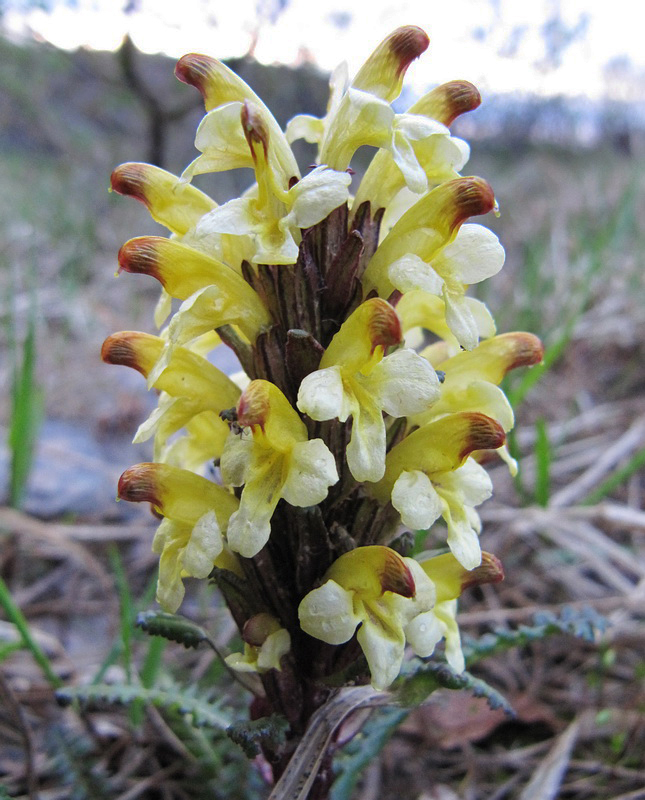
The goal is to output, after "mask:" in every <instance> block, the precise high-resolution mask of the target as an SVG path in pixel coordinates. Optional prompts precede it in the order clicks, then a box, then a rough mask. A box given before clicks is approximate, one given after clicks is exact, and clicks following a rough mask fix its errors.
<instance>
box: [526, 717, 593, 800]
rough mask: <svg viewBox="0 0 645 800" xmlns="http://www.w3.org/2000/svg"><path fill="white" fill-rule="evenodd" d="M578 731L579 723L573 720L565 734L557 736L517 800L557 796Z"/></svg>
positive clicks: (543, 799)
mask: <svg viewBox="0 0 645 800" xmlns="http://www.w3.org/2000/svg"><path fill="white" fill-rule="evenodd" d="M579 730H580V723H579V722H578V721H577V720H574V722H572V723H571V725H569V727H568V728H567V729H566V730H565V732H564V733H563V734H561V735H560V736H558V739H557V741H556V743H555V745H554V747H552V748H551V750H550V751H549V753H548V755H547V757H546V758H545V759H544V760H543V761H542V762H541V764H540V765H539V767H538V768H537V769H536V770H535V772H534V773H533V777H532V778H531V780H530V781H529V782H528V784H527V785H526V786H525V787H524V789H523V790H522V793H521V794H520V796H519V800H554V798H555V797H557V796H558V792H559V789H560V785H561V783H562V778H563V777H564V774H565V772H566V771H567V767H568V765H569V761H570V759H571V751H572V750H573V746H574V745H575V743H576V739H577V738H578V732H579Z"/></svg>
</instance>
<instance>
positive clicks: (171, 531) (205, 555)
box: [118, 464, 238, 612]
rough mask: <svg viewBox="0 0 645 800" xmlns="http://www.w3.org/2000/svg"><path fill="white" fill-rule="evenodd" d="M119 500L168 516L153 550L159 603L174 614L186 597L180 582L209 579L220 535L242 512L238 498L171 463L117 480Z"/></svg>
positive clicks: (139, 468)
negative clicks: (146, 505) (233, 516)
mask: <svg viewBox="0 0 645 800" xmlns="http://www.w3.org/2000/svg"><path fill="white" fill-rule="evenodd" d="M118 495H119V497H120V498H121V499H122V500H129V501H131V502H135V503H140V502H147V503H151V504H152V506H153V508H154V509H155V510H156V511H157V512H158V513H159V514H162V515H163V517H164V519H163V520H162V522H161V524H160V525H159V528H158V529H157V533H156V534H155V538H154V541H153V545H152V549H153V552H155V553H158V554H159V555H160V559H159V580H158V583H157V600H158V602H159V604H160V605H161V606H162V607H163V608H164V609H165V610H166V611H171V612H175V611H176V610H177V609H178V608H179V606H180V605H181V601H182V599H183V597H184V586H183V583H182V578H183V577H184V576H191V577H194V578H206V577H208V575H209V574H210V573H211V571H212V569H213V566H214V565H215V563H216V561H217V559H218V558H219V557H220V556H221V555H223V551H224V539H223V536H222V534H223V532H224V531H225V530H226V525H227V522H228V520H229V518H230V516H231V514H232V513H233V512H234V511H235V510H236V509H237V507H238V501H237V498H236V497H234V496H233V495H232V494H231V493H230V492H228V491H227V490H226V489H224V488H223V487H221V486H217V485H216V484H214V483H211V481H209V480H206V478H202V477H200V476H199V475H195V474H194V473H192V472H189V471H188V470H184V469H177V468H176V467H171V466H169V465H167V464H136V465H135V466H133V467H130V468H129V469H127V470H126V471H125V472H124V473H123V475H121V477H120V478H119V487H118ZM228 560H229V559H227V562H228Z"/></svg>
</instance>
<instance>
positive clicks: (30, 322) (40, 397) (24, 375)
mask: <svg viewBox="0 0 645 800" xmlns="http://www.w3.org/2000/svg"><path fill="white" fill-rule="evenodd" d="M29 274H30V284H31V285H30V287H29V289H30V291H29V315H28V318H27V333H26V336H25V339H24V342H23V343H22V345H21V346H19V345H18V343H17V335H16V327H17V320H16V316H15V313H14V312H13V307H12V313H11V314H10V316H9V318H8V323H7V328H8V335H7V338H8V340H9V351H10V357H11V362H12V363H11V367H12V369H11V406H10V407H11V412H10V413H11V417H10V420H9V436H8V445H9V453H10V467H9V504H10V505H11V506H13V507H14V508H20V507H21V505H22V501H23V498H24V493H25V489H26V485H27V480H28V478H29V474H30V472H31V468H32V463H33V458H34V451H35V448H36V441H37V439H38V431H39V428H40V424H41V422H42V417H43V409H44V393H43V391H42V389H41V388H40V385H39V383H38V380H37V376H36V317H37V303H36V295H35V278H34V272H33V270H32V271H30V273H29Z"/></svg>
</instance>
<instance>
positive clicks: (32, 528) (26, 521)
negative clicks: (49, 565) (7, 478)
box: [0, 508, 114, 597]
mask: <svg viewBox="0 0 645 800" xmlns="http://www.w3.org/2000/svg"><path fill="white" fill-rule="evenodd" d="M0 530H4V531H6V532H7V533H12V534H15V535H16V536H18V537H19V539H20V540H21V541H22V540H24V539H36V540H38V541H40V542H42V543H44V544H46V545H51V546H52V547H53V548H54V552H55V553H58V554H64V555H67V556H69V557H70V558H71V559H72V560H73V561H75V562H76V563H77V564H78V565H79V566H80V567H82V569H84V570H85V571H86V572H88V573H90V574H91V575H93V576H94V577H95V578H96V579H97V580H98V582H99V584H100V586H101V588H102V589H103V591H104V592H105V594H106V596H107V597H113V596H114V583H113V581H112V579H111V578H110V576H109V574H108V572H107V570H106V568H105V567H104V565H103V564H102V563H101V562H100V561H99V559H98V558H96V557H95V556H94V555H92V553H90V552H89V551H88V550H87V549H86V548H85V547H83V546H82V545H80V544H79V543H78V542H74V541H71V540H70V539H66V538H62V537H60V536H58V535H57V532H56V529H55V528H54V529H52V526H50V525H48V524H47V523H45V522H41V521H40V520H38V519H35V518H34V517H30V516H28V515H27V514H23V513H21V512H20V511H16V510H15V509H13V508H0Z"/></svg>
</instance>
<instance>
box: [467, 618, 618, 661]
mask: <svg viewBox="0 0 645 800" xmlns="http://www.w3.org/2000/svg"><path fill="white" fill-rule="evenodd" d="M606 628H607V620H606V619H605V618H604V617H602V616H601V615H600V614H598V612H597V611H595V610H594V609H593V608H582V609H575V608H571V607H570V606H565V607H564V608H563V609H562V612H561V614H560V616H559V617H558V616H556V615H555V614H553V613H551V612H546V611H543V612H539V613H538V614H535V615H534V617H533V625H519V626H518V627H517V629H516V630H507V629H502V628H499V629H497V630H495V631H493V632H492V633H487V634H485V635H484V636H482V637H481V638H479V639H470V638H467V637H464V642H463V651H464V656H465V658H466V662H467V663H468V665H469V666H472V665H473V664H475V663H477V661H481V659H482V658H487V657H488V656H492V655H495V654H497V653H502V652H504V651H505V650H510V648H512V647H524V646H525V645H527V644H530V643H531V642H535V641H539V640H540V639H545V638H546V637H547V636H554V635H558V634H568V635H569V636H575V637H576V638H578V639H584V640H585V641H587V642H593V641H595V639H596V636H598V635H599V634H602V633H603V632H604V631H605V630H606Z"/></svg>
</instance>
